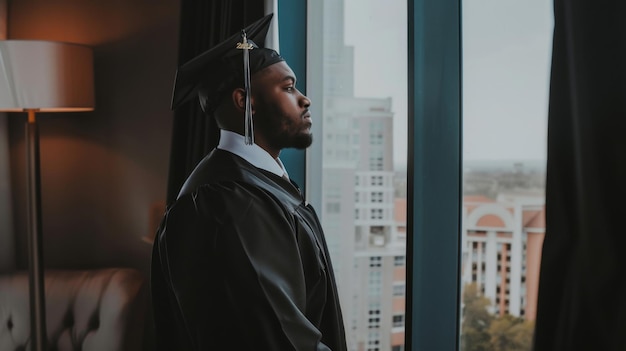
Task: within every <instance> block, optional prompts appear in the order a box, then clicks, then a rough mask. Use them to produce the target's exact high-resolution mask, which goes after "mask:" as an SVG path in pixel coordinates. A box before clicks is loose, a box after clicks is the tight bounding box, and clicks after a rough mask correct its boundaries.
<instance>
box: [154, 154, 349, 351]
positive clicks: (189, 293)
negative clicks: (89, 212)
mask: <svg viewBox="0 0 626 351" xmlns="http://www.w3.org/2000/svg"><path fill="white" fill-rule="evenodd" d="M151 275H152V278H151V279H152V299H153V307H154V315H155V324H156V325H155V326H156V333H157V344H158V349H159V350H185V351H186V350H280V351H283V350H285V351H286V350H298V351H300V350H307V351H314V350H333V351H344V350H346V341H345V333H344V326H343V320H342V316H341V310H340V306H339V298H338V294H337V288H336V283H335V280H334V274H333V269H332V266H331V263H330V257H329V255H328V250H327V247H326V242H325V239H324V234H323V232H322V228H321V225H320V223H319V220H318V217H317V215H316V214H315V211H314V210H313V208H312V207H311V206H310V205H308V204H306V203H305V202H304V200H303V198H302V196H301V194H300V191H299V189H298V188H297V187H296V186H295V185H294V184H292V183H290V182H289V181H288V180H286V179H283V178H281V177H279V176H277V175H275V174H273V173H271V172H267V171H265V170H262V169H259V168H256V167H254V166H253V165H251V164H250V163H249V162H247V161H245V160H244V159H242V158H240V157H239V156H236V155H234V154H232V153H230V152H228V151H223V150H219V149H216V150H213V151H212V152H211V153H210V154H209V155H208V156H207V157H205V158H204V159H203V160H202V161H201V162H200V164H199V165H198V167H196V169H195V170H194V172H193V173H192V174H191V176H190V177H189V179H188V180H187V181H186V183H185V185H184V186H183V189H182V191H181V194H180V195H179V197H178V200H177V201H176V202H175V203H174V204H173V205H172V206H171V207H170V208H169V209H168V211H167V213H166V215H165V217H164V219H163V221H162V223H161V226H160V228H159V231H158V233H157V237H156V239H155V244H154V248H153V255H152V272H151Z"/></svg>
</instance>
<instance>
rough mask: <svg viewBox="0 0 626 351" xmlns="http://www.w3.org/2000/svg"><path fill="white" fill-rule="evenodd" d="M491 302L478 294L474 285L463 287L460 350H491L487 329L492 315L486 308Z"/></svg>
mask: <svg viewBox="0 0 626 351" xmlns="http://www.w3.org/2000/svg"><path fill="white" fill-rule="evenodd" d="M490 304H491V301H490V300H489V299H488V298H486V297H484V296H482V295H481V294H480V293H479V292H478V286H477V285H476V284H475V283H472V284H468V285H466V286H465V289H464V291H463V322H462V324H461V350H463V351H489V350H491V345H490V340H491V336H490V335H489V332H488V330H489V327H490V325H491V321H492V320H493V315H491V314H490V313H489V311H488V310H487V307H488V306H489V305H490Z"/></svg>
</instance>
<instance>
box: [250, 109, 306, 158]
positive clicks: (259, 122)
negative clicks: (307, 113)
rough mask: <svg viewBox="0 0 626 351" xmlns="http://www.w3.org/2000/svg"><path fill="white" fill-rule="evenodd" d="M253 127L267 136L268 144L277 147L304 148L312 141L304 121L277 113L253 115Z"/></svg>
mask: <svg viewBox="0 0 626 351" xmlns="http://www.w3.org/2000/svg"><path fill="white" fill-rule="evenodd" d="M255 119H256V121H255V129H257V130H258V131H260V132H261V133H263V135H265V136H267V141H268V143H270V145H271V146H272V147H274V148H277V149H287V148H294V149H300V150H302V149H306V148H308V147H309V146H311V144H312V143H313V134H311V132H310V126H307V124H306V123H304V122H303V121H301V122H302V123H297V122H294V121H293V120H292V119H289V118H288V117H285V116H282V115H279V114H270V115H267V114H262V115H261V114H257V115H255Z"/></svg>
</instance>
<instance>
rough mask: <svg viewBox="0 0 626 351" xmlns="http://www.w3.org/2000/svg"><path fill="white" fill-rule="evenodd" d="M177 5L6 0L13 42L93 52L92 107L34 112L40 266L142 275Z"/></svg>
mask: <svg viewBox="0 0 626 351" xmlns="http://www.w3.org/2000/svg"><path fill="white" fill-rule="evenodd" d="M179 3H180V1H179V0H175V1H172V0H168V1H155V0H150V1H148V0H108V1H83V0H56V1H47V0H12V1H9V7H8V38H9V39H40V40H58V41H66V42H72V43H81V44H86V45H89V46H91V47H93V48H94V67H95V90H96V109H95V111H93V112H85V113H57V114H49V113H41V114H38V115H37V116H38V122H39V130H40V148H41V178H42V182H41V186H42V216H43V218H42V219H43V236H44V257H45V258H44V262H45V267H46V268H99V267H112V266H127V267H134V268H137V269H139V270H141V271H142V272H143V273H144V274H145V277H146V279H148V274H149V267H150V251H151V245H150V244H149V243H147V242H146V241H144V240H143V238H144V237H146V236H151V235H152V234H153V233H152V230H153V224H152V223H151V222H150V208H151V206H152V205H153V204H154V203H156V202H160V201H163V200H164V199H165V192H166V186H167V168H168V163H169V148H170V137H171V135H170V134H171V122H172V116H173V114H172V112H171V111H170V109H169V102H170V97H171V90H172V83H173V78H174V74H175V68H176V66H177V47H178V13H179ZM8 119H9V141H10V167H11V188H12V190H13V194H12V197H13V199H12V200H13V201H12V204H13V213H14V216H13V217H14V227H15V232H16V236H15V239H16V261H17V262H16V263H17V267H18V268H21V269H26V267H27V254H26V252H27V251H26V239H25V238H26V213H25V209H26V203H25V194H26V188H25V182H24V179H25V177H26V173H25V150H24V123H25V121H26V116H25V115H22V114H11V115H10V116H9V118H8Z"/></svg>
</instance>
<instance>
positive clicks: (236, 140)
mask: <svg viewBox="0 0 626 351" xmlns="http://www.w3.org/2000/svg"><path fill="white" fill-rule="evenodd" d="M217 148H218V149H221V150H225V151H228V152H232V153H233V154H235V155H237V156H239V157H241V158H243V159H244V160H246V161H248V162H250V163H251V164H252V165H253V166H254V167H257V168H261V169H264V170H266V171H268V172H272V173H274V174H276V175H277V176H279V177H283V176H286V177H287V178H289V175H288V174H287V170H286V169H285V166H284V165H283V163H282V162H281V160H280V158H276V159H274V158H273V157H272V155H270V154H269V153H268V152H267V151H265V150H263V149H262V148H261V147H260V146H259V145H257V144H252V145H246V144H245V141H244V137H243V135H240V134H237V133H235V132H231V131H229V130H224V129H220V142H219V144H218V145H217Z"/></svg>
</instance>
